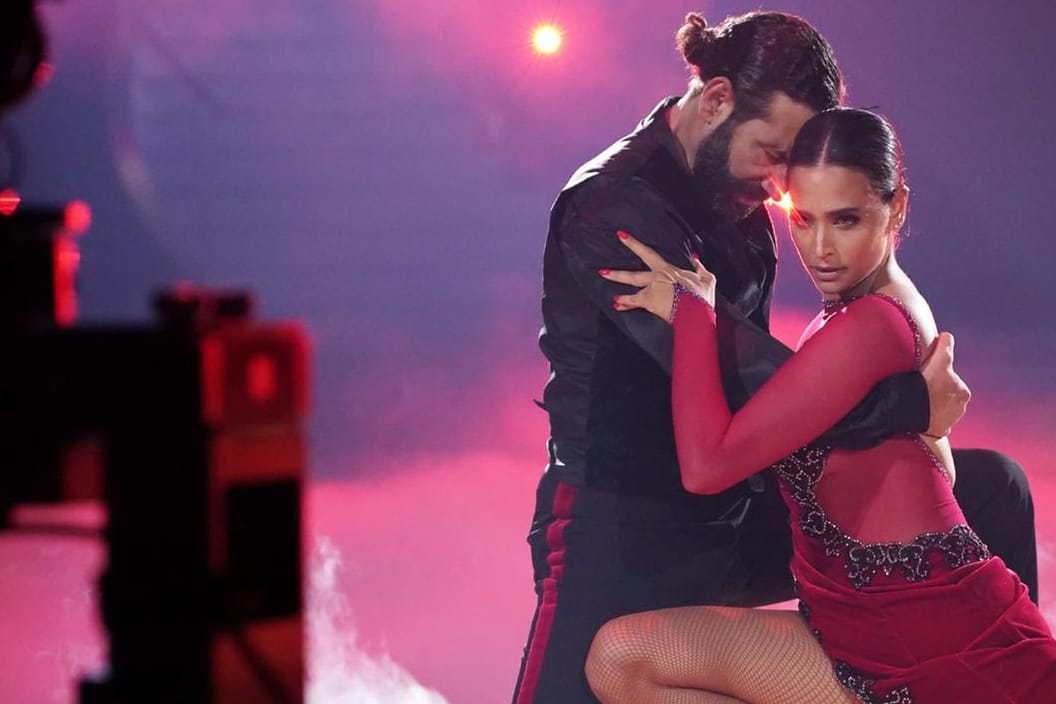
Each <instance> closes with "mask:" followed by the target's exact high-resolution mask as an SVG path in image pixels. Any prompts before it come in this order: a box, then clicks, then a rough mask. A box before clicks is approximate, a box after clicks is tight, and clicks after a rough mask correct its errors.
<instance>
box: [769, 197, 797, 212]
mask: <svg viewBox="0 0 1056 704" xmlns="http://www.w3.org/2000/svg"><path fill="white" fill-rule="evenodd" d="M764 202H765V203H766V205H772V206H776V207H778V208H781V210H784V211H785V212H786V213H790V212H792V194H791V193H788V192H785V193H782V194H781V197H780V198H779V199H777V200H774V199H773V198H767V199H766V201H764Z"/></svg>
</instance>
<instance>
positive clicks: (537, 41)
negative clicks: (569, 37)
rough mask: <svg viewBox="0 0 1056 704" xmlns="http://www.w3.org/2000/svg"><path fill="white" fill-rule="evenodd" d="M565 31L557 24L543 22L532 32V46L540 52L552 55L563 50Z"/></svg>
mask: <svg viewBox="0 0 1056 704" xmlns="http://www.w3.org/2000/svg"><path fill="white" fill-rule="evenodd" d="M564 39H565V35H564V33H563V32H562V31H561V30H560V29H559V28H558V27H557V26H555V25H552V24H541V25H539V26H538V27H536V28H535V31H534V32H532V46H533V47H535V51H536V53H538V54H543V55H546V56H550V55H553V54H556V53H557V52H558V51H560V50H561V44H562V43H563V42H564Z"/></svg>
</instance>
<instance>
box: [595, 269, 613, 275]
mask: <svg viewBox="0 0 1056 704" xmlns="http://www.w3.org/2000/svg"><path fill="white" fill-rule="evenodd" d="M598 273H599V274H601V275H602V276H608V275H609V274H611V273H612V271H611V270H609V269H598Z"/></svg>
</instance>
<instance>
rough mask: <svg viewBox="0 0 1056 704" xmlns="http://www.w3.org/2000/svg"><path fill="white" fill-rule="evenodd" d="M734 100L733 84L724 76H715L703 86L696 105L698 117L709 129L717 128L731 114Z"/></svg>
mask: <svg viewBox="0 0 1056 704" xmlns="http://www.w3.org/2000/svg"><path fill="white" fill-rule="evenodd" d="M735 102H736V98H735V97H734V94H733V84H732V83H731V82H730V79H729V78H726V77H725V76H716V77H715V78H712V79H710V80H708V82H707V83H705V84H704V90H702V91H701V93H700V101H699V102H698V103H697V111H698V116H699V117H700V119H701V120H703V121H704V123H705V124H706V125H708V126H710V127H713V128H714V127H718V126H719V125H721V124H722V123H723V122H725V121H726V119H727V118H728V117H729V116H730V115H732V114H733V109H734V107H735Z"/></svg>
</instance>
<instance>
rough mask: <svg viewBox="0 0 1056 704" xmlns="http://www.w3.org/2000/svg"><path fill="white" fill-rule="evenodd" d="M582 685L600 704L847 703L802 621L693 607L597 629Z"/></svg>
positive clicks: (784, 614) (782, 614) (793, 616)
mask: <svg viewBox="0 0 1056 704" xmlns="http://www.w3.org/2000/svg"><path fill="white" fill-rule="evenodd" d="M587 679H588V680H589V681H590V686H591V688H592V689H593V690H594V693H595V694H596V695H597V696H598V698H599V699H600V700H601V701H602V702H604V704H741V703H743V704H851V703H854V702H857V701H858V700H857V699H856V698H855V697H854V695H852V694H851V693H850V692H849V691H848V690H846V689H844V688H843V687H842V686H841V685H840V684H839V683H838V682H837V681H836V678H835V677H834V675H833V672H832V663H831V662H830V661H829V659H828V657H827V656H826V655H825V653H824V652H823V651H822V649H821V646H820V645H818V642H817V641H816V640H815V639H814V636H813V635H812V634H811V632H810V630H809V629H808V628H807V626H806V624H805V623H804V622H803V619H802V618H801V617H800V616H799V614H797V613H795V612H791V611H764V610H760V609H737V608H727V607H711V606H691V607H684V608H677V609H663V610H660V611H648V612H645V613H640V614H632V615H630V616H623V617H620V618H617V619H614V620H612V621H609V622H608V623H607V624H605V625H604V626H602V628H601V630H600V631H598V634H597V636H596V637H595V638H594V644H593V645H592V646H591V649H590V654H589V656H588V658H587Z"/></svg>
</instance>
